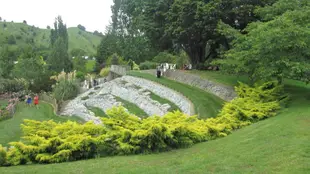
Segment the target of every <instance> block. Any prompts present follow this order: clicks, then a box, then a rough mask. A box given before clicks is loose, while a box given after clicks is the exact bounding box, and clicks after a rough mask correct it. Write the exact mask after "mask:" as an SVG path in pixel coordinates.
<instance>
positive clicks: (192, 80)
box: [144, 70, 236, 101]
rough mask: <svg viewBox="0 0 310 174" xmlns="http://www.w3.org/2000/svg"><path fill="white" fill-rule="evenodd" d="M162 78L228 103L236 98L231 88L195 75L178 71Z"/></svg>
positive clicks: (165, 74) (169, 71)
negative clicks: (185, 85) (207, 93)
mask: <svg viewBox="0 0 310 174" xmlns="http://www.w3.org/2000/svg"><path fill="white" fill-rule="evenodd" d="M144 72H147V73H152V74H154V75H155V73H156V72H155V70H147V71H144ZM164 76H165V77H168V78H169V79H172V80H175V81H178V82H181V83H185V84H188V85H191V86H195V87H198V88H200V89H202V90H205V91H208V92H210V93H212V94H214V95H216V96H218V97H220V98H221V99H223V100H226V101H230V100H232V99H234V98H235V97H236V93H235V90H234V88H233V87H229V86H224V85H221V84H218V83H215V82H212V81H210V80H207V79H204V78H201V77H200V76H198V75H195V74H190V73H186V72H183V71H180V70H167V71H166V72H165V73H164Z"/></svg>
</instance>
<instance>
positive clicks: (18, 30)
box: [0, 22, 101, 54]
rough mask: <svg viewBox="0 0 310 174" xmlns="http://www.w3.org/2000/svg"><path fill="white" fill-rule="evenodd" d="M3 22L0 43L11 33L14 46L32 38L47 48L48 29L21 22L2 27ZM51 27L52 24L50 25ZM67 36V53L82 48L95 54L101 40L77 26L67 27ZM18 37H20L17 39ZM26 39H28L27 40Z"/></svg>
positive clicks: (0, 25)
mask: <svg viewBox="0 0 310 174" xmlns="http://www.w3.org/2000/svg"><path fill="white" fill-rule="evenodd" d="M3 24H4V22H0V44H6V43H7V40H6V37H8V36H10V35H13V36H14V37H15V38H16V42H17V43H16V45H13V46H15V47H16V48H19V47H22V46H23V45H25V44H27V43H29V40H31V39H33V40H34V45H36V46H37V47H41V46H43V47H45V48H48V47H49V44H50V41H49V39H50V30H48V29H40V28H36V27H35V28H33V27H32V26H29V25H26V24H23V23H12V22H6V25H7V27H5V28H4V27H3ZM51 27H52V26H51ZM68 36H69V53H70V51H71V50H72V49H82V50H84V51H85V52H86V53H88V54H95V53H96V51H97V46H98V45H99V43H100V41H101V37H99V36H96V35H94V34H92V33H89V32H85V31H82V30H80V29H78V28H77V27H71V28H68ZM18 37H20V39H17V38H18ZM27 40H28V41H27ZM30 44H32V43H30Z"/></svg>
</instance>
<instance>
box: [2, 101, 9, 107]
mask: <svg viewBox="0 0 310 174" xmlns="http://www.w3.org/2000/svg"><path fill="white" fill-rule="evenodd" d="M7 104H8V101H6V100H0V106H2V105H7Z"/></svg>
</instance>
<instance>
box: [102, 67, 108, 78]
mask: <svg viewBox="0 0 310 174" xmlns="http://www.w3.org/2000/svg"><path fill="white" fill-rule="evenodd" d="M109 72H110V68H102V69H101V71H100V76H101V77H107V76H108V75H109Z"/></svg>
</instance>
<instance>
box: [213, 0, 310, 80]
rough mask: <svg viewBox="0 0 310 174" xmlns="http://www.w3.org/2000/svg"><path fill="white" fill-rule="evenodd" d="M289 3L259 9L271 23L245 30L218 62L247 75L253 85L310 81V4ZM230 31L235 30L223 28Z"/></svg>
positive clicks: (252, 25) (258, 24)
mask: <svg viewBox="0 0 310 174" xmlns="http://www.w3.org/2000/svg"><path fill="white" fill-rule="evenodd" d="M292 1H295V2H294V3H293V2H292ZM287 2H288V0H279V1H278V2H277V3H275V4H274V5H273V6H267V7H265V8H262V9H258V11H257V13H259V14H260V15H261V16H262V18H263V19H265V20H267V21H265V22H254V23H251V24H250V25H249V26H248V27H247V28H246V29H245V31H246V32H247V34H245V35H236V36H235V40H234V41H233V44H232V45H233V47H232V49H231V50H229V51H227V52H226V53H225V54H224V59H223V60H218V61H216V62H215V63H219V64H221V65H222V66H223V68H224V69H226V70H231V71H232V72H235V73H242V74H247V75H248V76H249V77H250V78H251V79H252V80H253V82H255V81H258V80H270V79H274V78H276V79H278V81H280V82H281V81H282V79H283V78H296V79H299V80H304V81H308V80H309V70H310V64H309V63H310V61H309V57H310V31H309V26H310V18H309V15H310V6H309V4H310V3H309V2H308V1H306V0H305V1H299V0H290V2H291V3H292V4H291V3H287ZM293 4H295V5H293ZM225 30H226V31H225ZM228 30H232V29H229V27H228V26H224V27H223V28H222V31H223V33H226V34H227V33H229V32H227V31H228ZM231 33H232V32H231Z"/></svg>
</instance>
